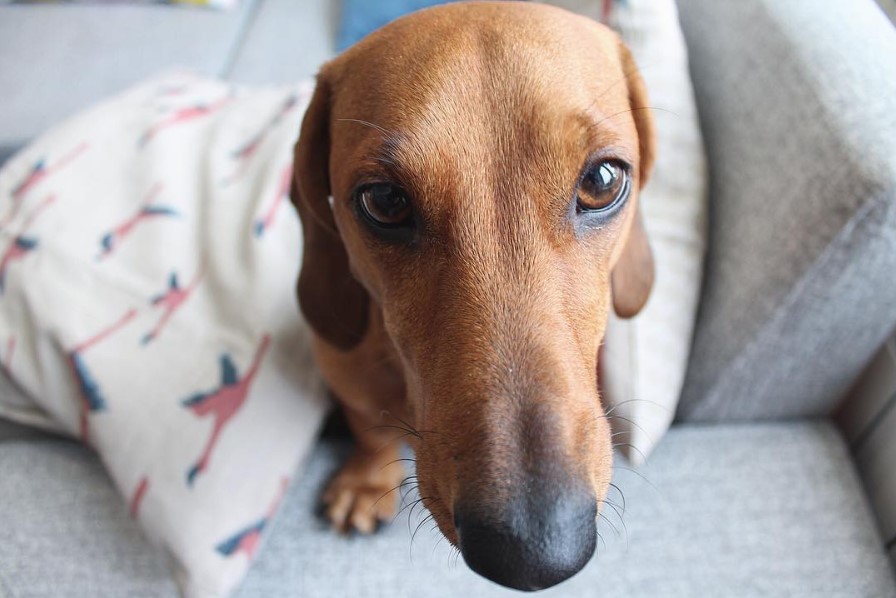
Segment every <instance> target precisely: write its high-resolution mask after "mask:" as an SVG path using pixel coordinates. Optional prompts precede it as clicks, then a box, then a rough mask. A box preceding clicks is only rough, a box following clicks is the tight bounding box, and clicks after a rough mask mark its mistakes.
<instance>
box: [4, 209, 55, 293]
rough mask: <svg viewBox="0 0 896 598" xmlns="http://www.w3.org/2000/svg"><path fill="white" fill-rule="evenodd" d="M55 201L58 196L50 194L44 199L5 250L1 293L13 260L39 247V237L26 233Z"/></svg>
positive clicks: (23, 256) (20, 258)
mask: <svg viewBox="0 0 896 598" xmlns="http://www.w3.org/2000/svg"><path fill="white" fill-rule="evenodd" d="M54 201H56V196H55V195H50V196H48V197H47V198H46V199H44V200H43V201H42V202H41V203H40V205H38V206H37V207H36V208H34V211H33V212H31V214H29V215H28V218H27V219H26V220H25V222H24V224H22V229H21V231H20V232H19V234H17V235H16V236H15V237H13V239H12V242H11V243H10V244H9V246H8V247H7V248H6V251H4V252H3V255H2V257H0V293H3V291H4V290H5V289H6V273H7V271H8V270H9V267H10V265H12V263H13V262H16V261H19V260H22V259H24V258H25V256H27V255H29V254H30V253H31V252H33V251H35V250H36V249H37V246H38V240H37V238H35V237H34V236H28V235H27V234H26V233H27V232H28V229H29V228H31V225H32V224H34V221H35V220H37V217H38V216H40V214H41V212H43V211H44V210H45V209H46V208H47V206H49V205H50V204H51V203H53V202H54Z"/></svg>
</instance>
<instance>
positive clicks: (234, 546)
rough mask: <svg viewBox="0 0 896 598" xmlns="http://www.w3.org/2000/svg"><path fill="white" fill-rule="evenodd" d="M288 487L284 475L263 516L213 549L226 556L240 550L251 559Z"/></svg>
mask: <svg viewBox="0 0 896 598" xmlns="http://www.w3.org/2000/svg"><path fill="white" fill-rule="evenodd" d="M288 487H289V478H287V477H284V478H283V479H282V480H281V481H280V488H279V489H278V491H277V494H276V495H275V496H274V500H273V501H272V502H271V504H270V506H268V510H267V512H266V513H265V514H264V517H262V518H261V519H259V520H258V521H256V522H255V523H253V524H251V525H249V526H247V527H245V528H243V529H241V530H240V531H238V532H237V533H235V534H233V535H232V536H230V537H229V538H227V539H226V540H224V541H223V542H221V543H220V544H218V545H217V546H216V547H215V549H216V550H217V551H218V552H219V553H221V554H222V555H224V556H228V557H229V556H233V555H234V554H237V553H240V552H242V553H243V554H245V555H246V558H248V559H249V560H252V557H253V556H254V555H255V551H256V550H257V549H258V544H259V542H260V541H261V534H262V532H264V528H265V527H267V525H268V523H269V522H270V520H271V518H272V517H273V516H274V513H276V512H277V507H279V506H280V502H281V501H282V500H283V496H284V495H285V494H286V489H287V488H288Z"/></svg>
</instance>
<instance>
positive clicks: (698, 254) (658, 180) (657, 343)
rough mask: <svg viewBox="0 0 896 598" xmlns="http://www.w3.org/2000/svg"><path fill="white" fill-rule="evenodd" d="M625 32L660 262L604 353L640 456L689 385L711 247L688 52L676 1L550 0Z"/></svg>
mask: <svg viewBox="0 0 896 598" xmlns="http://www.w3.org/2000/svg"><path fill="white" fill-rule="evenodd" d="M550 3H551V4H556V5H558V6H562V7H564V8H567V9H570V10H573V11H576V12H579V13H582V14H585V15H587V16H590V17H592V18H595V19H597V20H601V21H603V22H605V23H607V24H608V25H610V26H611V27H613V28H614V29H615V30H617V31H618V32H619V35H620V36H621V37H622V39H623V41H624V42H625V43H626V44H627V45H628V47H629V48H630V49H631V51H632V54H633V55H634V57H635V60H636V62H637V63H638V66H639V68H640V71H641V76H642V77H643V78H644V81H645V82H646V84H647V92H648V95H649V96H650V102H651V106H653V107H655V108H656V109H655V110H654V113H653V116H654V119H655V121H656V129H657V156H656V165H655V168H654V172H653V176H652V177H651V179H650V181H649V182H648V183H647V186H646V187H645V189H644V191H643V193H642V194H641V206H642V207H643V210H644V219H645V226H646V227H647V232H648V236H649V238H650V246H651V248H652V249H653V256H654V260H655V262H656V281H655V283H654V287H653V291H652V293H651V295H650V299H649V301H648V302H647V306H646V307H645V308H644V310H643V311H642V312H641V313H640V314H638V315H637V316H636V317H635V318H633V319H631V320H621V319H619V318H617V317H615V315H613V314H611V316H610V321H609V322H608V324H607V335H606V338H605V341H604V347H603V354H602V360H601V383H602V387H603V398H604V404H605V406H606V408H607V410H608V411H609V412H610V420H611V423H612V425H613V430H614V432H615V433H617V434H618V435H617V436H615V437H614V440H615V441H616V443H617V445H618V448H619V449H620V450H621V452H622V453H623V454H624V455H626V457H628V459H629V460H630V461H632V462H633V463H641V462H642V461H643V460H644V459H645V458H646V456H647V455H648V454H649V453H650V451H651V450H653V447H654V446H655V445H656V444H657V442H659V440H660V438H661V437H662V435H663V434H664V433H665V431H666V430H667V429H668V427H669V425H670V423H671V422H672V418H673V417H674V416H675V409H676V406H677V405H678V398H679V395H680V393H681V389H682V385H683V384H684V376H685V371H686V369H687V364H688V357H689V354H690V347H691V337H692V334H693V330H694V322H695V321H696V317H697V306H698V302H699V299H700V288H701V276H702V273H703V259H704V254H705V250H706V235H707V233H706V220H707V210H708V205H707V185H708V174H707V166H706V155H705V152H704V149H703V139H702V137H701V134H700V124H699V121H698V118H697V108H696V104H695V101H694V92H693V88H692V86H691V80H690V75H689V74H688V56H687V47H686V45H685V41H684V36H683V35H682V32H681V27H680V25H679V22H678V9H677V7H676V6H675V2H674V0H615V1H609V0H602V1H585V0H554V1H552V2H550Z"/></svg>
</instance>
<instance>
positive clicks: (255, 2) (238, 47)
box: [218, 0, 264, 79]
mask: <svg viewBox="0 0 896 598" xmlns="http://www.w3.org/2000/svg"><path fill="white" fill-rule="evenodd" d="M243 1H246V0H243ZM248 1H249V2H251V4H252V5H251V6H250V7H249V8H248V9H247V10H246V17H245V18H244V19H243V20H242V22H241V23H240V25H239V27H238V28H237V30H236V34H235V35H234V36H233V43H232V44H230V48H228V50H227V55H226V56H225V57H224V63H223V64H222V65H221V70H220V72H219V73H218V76H219V77H221V78H223V79H227V78H229V77H230V75H231V74H232V73H233V67H234V66H235V65H236V62H237V60H238V59H239V56H240V53H241V52H242V50H243V47H244V46H245V45H246V38H248V37H249V32H250V31H251V30H252V28H253V27H254V25H255V21H256V20H257V19H258V13H260V12H261V10H262V8H261V7H262V4H263V2H264V0H248Z"/></svg>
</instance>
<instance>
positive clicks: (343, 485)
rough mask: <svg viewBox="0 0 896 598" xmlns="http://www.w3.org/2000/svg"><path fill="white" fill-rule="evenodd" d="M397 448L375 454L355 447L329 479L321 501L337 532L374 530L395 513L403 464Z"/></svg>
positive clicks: (369, 532) (367, 532) (370, 531)
mask: <svg viewBox="0 0 896 598" xmlns="http://www.w3.org/2000/svg"><path fill="white" fill-rule="evenodd" d="M399 458H400V455H399V453H398V450H397V449H390V448H385V449H383V450H382V451H380V452H378V453H376V454H370V453H366V452H362V451H360V450H358V451H355V453H354V454H353V455H352V456H351V458H350V459H349V460H348V462H346V464H345V465H343V467H342V469H341V470H340V471H339V473H337V474H336V476H335V477H334V478H333V479H332V480H331V481H330V484H329V486H328V487H327V490H326V492H324V496H323V502H324V505H326V514H327V518H328V519H329V520H330V523H332V524H333V527H335V528H336V529H337V530H339V531H340V532H343V533H346V532H349V531H351V530H357V531H358V532H361V533H362V534H371V533H373V532H375V531H376V529H377V527H378V525H379V524H380V523H381V522H385V521H388V520H390V519H392V518H393V517H394V516H395V511H396V509H397V507H398V496H399V494H400V488H399V485H400V484H401V482H402V479H404V468H403V467H402V465H401V462H400V461H398V459H399Z"/></svg>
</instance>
